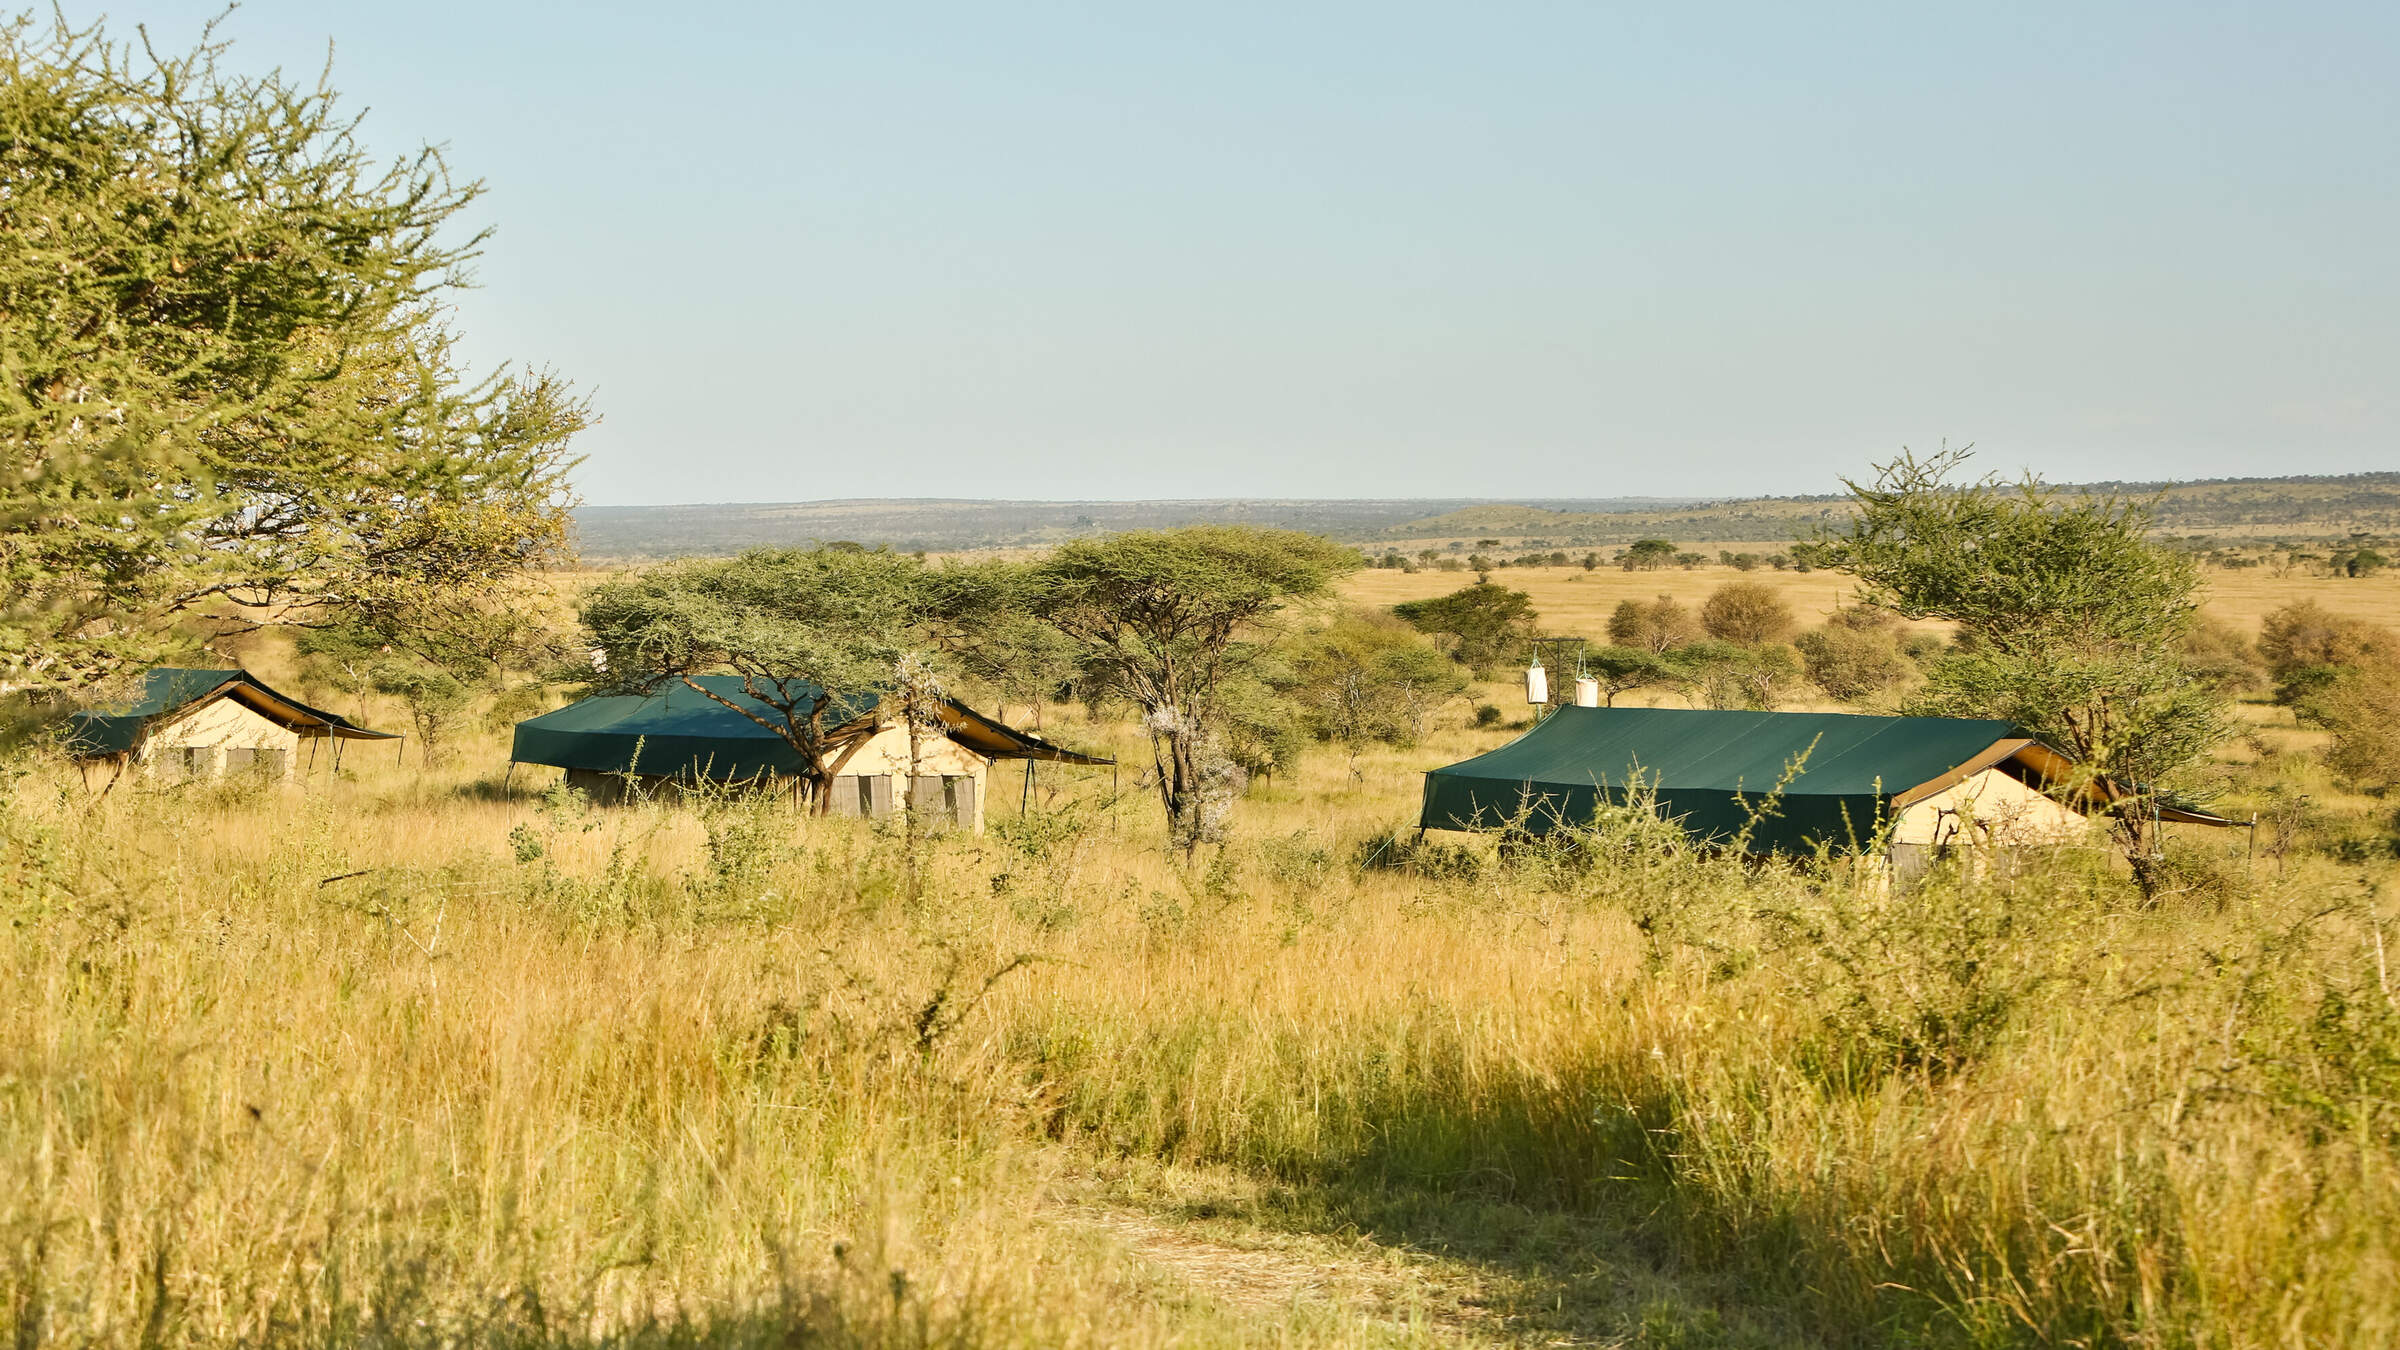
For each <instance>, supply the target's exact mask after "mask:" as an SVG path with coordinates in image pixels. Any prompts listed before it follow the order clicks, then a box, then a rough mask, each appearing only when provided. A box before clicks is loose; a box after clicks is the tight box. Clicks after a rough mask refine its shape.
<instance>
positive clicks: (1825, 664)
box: [1793, 624, 1916, 703]
mask: <svg viewBox="0 0 2400 1350" xmlns="http://www.w3.org/2000/svg"><path fill="white" fill-rule="evenodd" d="M1793 645H1794V646H1796V647H1798V648H1799V649H1800V655H1801V657H1802V658H1803V659H1805V660H1806V662H1807V665H1808V678H1809V679H1810V680H1811V681H1813V682H1814V683H1815V684H1816V686H1817V687H1818V688H1819V689H1822V690H1824V691H1825V692H1826V694H1827V695H1829V696H1830V697H1833V698H1838V699H1840V700H1842V701H1843V702H1845V703H1856V702H1860V701H1862V700H1865V699H1869V698H1873V697H1874V696H1875V695H1877V694H1881V693H1884V692H1886V691H1888V690H1890V689H1892V688H1894V687H1895V686H1897V685H1899V684H1900V683H1902V682H1903V681H1905V680H1907V679H1908V677H1909V676H1911V675H1913V674H1915V673H1916V665H1915V663H1914V662H1911V661H1910V660H1909V659H1908V657H1906V656H1905V655H1903V654H1902V653H1901V651H1900V642H1899V639H1898V637H1897V636H1896V635H1895V634H1894V632H1893V630H1892V629H1890V628H1884V627H1875V628H1858V627H1851V626H1844V625H1838V624H1827V625H1826V626H1825V627H1823V628H1818V629H1813V630H1811V631H1809V632H1806V633H1802V634H1801V635H1800V638H1799V641H1797V642H1796V643H1794V644H1793Z"/></svg>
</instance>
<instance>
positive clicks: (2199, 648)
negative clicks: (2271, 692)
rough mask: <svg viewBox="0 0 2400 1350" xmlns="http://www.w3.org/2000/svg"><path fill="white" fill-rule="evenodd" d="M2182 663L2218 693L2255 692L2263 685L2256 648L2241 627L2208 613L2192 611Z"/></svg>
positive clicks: (2263, 676) (2228, 694)
mask: <svg viewBox="0 0 2400 1350" xmlns="http://www.w3.org/2000/svg"><path fill="white" fill-rule="evenodd" d="M2183 666H2184V669H2186V670H2188V671H2190V672H2191V673H2192V678H2193V679H2196V680H2198V681H2200V682H2201V683H2202V684H2204V685H2207V686H2208V687H2209V688H2210V689H2212V690H2215V691H2216V692H2217V693H2219V694H2223V695H2225V696H2227V697H2232V696H2234V695H2237V694H2249V693H2255V692H2257V691H2258V690H2259V689H2261V688H2263V687H2265V685H2266V670H2265V667H2264V665H2263V664H2262V663H2261V662H2260V660H2259V656H2258V650H2257V648H2256V647H2254V646H2253V645H2252V644H2251V642H2250V639H2249V638H2248V637H2247V636H2245V635H2244V634H2243V633H2242V631H2241V630H2240V629H2238V628H2235V627H2234V626H2233V625H2231V624H2229V623H2226V622H2224V621H2223V620H2221V619H2217V618H2214V617H2212V616H2210V615H2207V614H2200V615H2195V616H2194V617H2193V619H2192V626H2191V627H2190V628H2189V629H2187V630H2185V632H2184V635H2183Z"/></svg>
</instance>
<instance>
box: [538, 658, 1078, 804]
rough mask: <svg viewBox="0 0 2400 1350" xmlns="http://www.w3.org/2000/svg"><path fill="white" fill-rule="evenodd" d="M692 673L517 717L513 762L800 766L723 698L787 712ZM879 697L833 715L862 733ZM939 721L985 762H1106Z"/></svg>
mask: <svg viewBox="0 0 2400 1350" xmlns="http://www.w3.org/2000/svg"><path fill="white" fill-rule="evenodd" d="M694 678H695V682H696V683H698V684H699V685H701V686H702V688H704V689H706V690H707V691H708V692H707V693H702V692H700V691H699V690H695V689H693V688H691V687H690V686H689V685H686V684H685V683H684V682H683V681H682V680H680V679H675V680H667V681H664V682H662V683H661V684H659V686H658V687H657V688H656V689H654V690H653V691H651V692H650V693H648V694H604V695H600V696H597V697H594V698H587V699H583V700H580V701H578V702H575V703H570V704H568V705H567V706H566V707H563V708H560V709H559V710H557V711H556V712H549V713H544V714H542V715H541V716H539V717H533V718H528V719H526V720H525V721H522V722H519V723H517V731H516V738H515V743H514V745H513V746H512V748H511V749H510V751H509V758H510V759H512V760H514V761H516V762H517V763H520V764H548V765H553V766H556V767H558V768H562V769H593V770H597V771H599V772H601V773H635V772H639V773H644V774H666V775H672V776H677V777H707V778H713V779H717V780H719V781H724V782H741V781H743V780H745V779H750V778H756V777H758V776H759V775H760V774H762V773H764V774H795V773H797V772H799V769H800V762H801V761H800V754H799V752H798V751H796V750H794V749H792V747H791V746H790V745H789V744H788V743H786V742H785V741H784V739H783V738H782V737H780V736H778V735H776V734H775V733H774V732H773V731H770V730H768V729H767V728H766V727H762V726H760V725H759V724H758V723H756V722H754V721H752V720H750V718H749V717H747V716H745V715H743V713H741V712H738V711H736V710H735V709H733V708H728V707H726V706H725V704H724V703H720V702H718V699H724V700H727V701H729V702H732V703H735V704H738V705H740V706H741V707H742V708H745V709H748V710H749V711H750V712H752V713H755V714H757V715H758V716H760V717H763V718H766V719H767V720H768V721H769V722H775V721H779V720H780V719H781V717H782V714H780V713H778V712H776V711H775V710H774V709H773V708H772V707H771V706H769V705H768V704H766V703H764V702H761V701H760V700H758V699H755V698H752V697H751V696H750V694H749V693H748V692H747V691H746V690H745V689H744V687H743V684H742V679H741V677H740V676H738V675H701V676H696V677H694ZM774 692H775V694H776V696H777V698H778V699H780V700H782V701H785V702H800V701H802V700H806V699H810V698H813V697H815V696H816V692H817V690H816V686H815V685H811V684H806V683H803V682H800V681H788V682H786V683H785V684H784V685H783V686H782V687H780V688H778V689H777V690H775V691H774ZM711 694H713V695H715V696H716V697H714V698H712V697H710V696H709V695H711ZM881 701H882V700H881V696H880V695H876V694H868V695H865V696H864V697H862V698H859V699H855V700H852V701H851V702H850V703H848V704H847V705H844V706H841V707H839V708H837V710H836V711H835V712H834V714H833V715H832V717H831V718H830V719H829V720H830V721H832V722H833V723H835V724H836V725H837V726H838V727H840V728H842V729H844V730H845V731H847V732H848V733H849V734H852V735H857V734H864V733H865V732H867V731H868V730H871V729H872V726H873V720H872V719H873V714H874V711H875V708H876V705H877V704H878V703H880V702H881ZM943 720H944V721H945V722H946V723H947V726H946V727H945V731H946V732H947V734H948V735H949V737H950V739H952V740H954V741H957V742H958V743H959V744H961V745H964V746H966V747H967V748H968V749H970V750H973V751H975V752H976V753H977V754H980V755H982V756H984V757H985V758H986V759H1040V760H1052V761H1056V762H1058V763H1062V764H1106V763H1108V762H1109V761H1107V760H1105V759H1095V758H1093V757H1092V756H1089V755H1079V754H1077V753H1075V752H1074V751H1072V750H1066V749H1062V748H1060V747H1058V746H1055V745H1052V744H1050V743H1049V742H1047V741H1044V740H1042V739H1041V738H1040V737H1038V736H1029V735H1027V734H1026V733H1024V732H1022V731H1018V730H1016V729H1015V728H1013V727H1009V726H1005V725H1003V724H1001V723H999V722H996V721H993V720H992V719H991V718H989V717H985V716H984V715H982V714H981V713H978V712H976V711H974V710H973V709H971V708H968V707H966V706H965V705H964V704H960V703H955V702H953V703H950V704H949V705H948V709H947V714H946V716H945V717H944V719H943ZM836 739H839V737H838V736H837V737H836Z"/></svg>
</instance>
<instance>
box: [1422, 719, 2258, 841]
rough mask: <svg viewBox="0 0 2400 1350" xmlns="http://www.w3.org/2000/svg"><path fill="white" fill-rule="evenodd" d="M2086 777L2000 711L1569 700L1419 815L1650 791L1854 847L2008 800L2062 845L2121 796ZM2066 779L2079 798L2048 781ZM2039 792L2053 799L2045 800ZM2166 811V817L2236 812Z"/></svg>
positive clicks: (1695, 821)
mask: <svg viewBox="0 0 2400 1350" xmlns="http://www.w3.org/2000/svg"><path fill="white" fill-rule="evenodd" d="M2077 778H2078V776H2077V775H2076V773H2075V766H2074V764H2073V762H2072V761H2071V760H2069V759H2068V758H2067V757H2066V756H2065V755H2063V754H2061V753H2059V752H2058V751H2057V750H2055V749H2052V748H2051V747H2049V746H2047V745H2044V744H2042V743H2041V742H2040V741H2038V740H2036V739H2034V738H2033V737H2031V736H2028V735H2026V734H2025V733H2024V732H2023V731H2022V730H2021V729H2019V728H2018V727H2016V726H2015V725H2014V724H2012V723H2009V722H2002V721H1980V720H1973V719H1966V718H1948V717H1871V716H1866V715H1862V714H1855V713H1777V712H1718V711H1703V710H1685V709H1676V708H1581V707H1567V708H1561V709H1559V710H1558V711H1557V712H1555V713H1553V714H1551V715H1550V716H1549V717H1548V718H1546V719H1545V720H1543V721H1542V722H1541V723H1540V724H1539V725H1537V726H1536V727H1534V728H1533V729H1532V730H1531V731H1528V732H1527V733H1525V734H1524V735H1523V736H1520V737H1518V738H1517V739H1516V740H1514V741H1511V742H1510V743H1508V744H1507V745H1504V746H1501V747H1500V748H1499V749H1497V750H1493V751H1491V752H1490V753H1488V754H1483V755H1478V756H1476V757H1475V758H1473V759H1470V760H1465V761H1463V762H1461V763H1458V764H1453V765H1450V766H1448V767H1447V768H1442V769H1436V770H1434V771H1433V772H1431V773H1428V774H1427V775H1426V776H1425V795H1424V803H1423V809H1422V811H1421V813H1420V815H1419V823H1420V824H1421V825H1423V826H1424V827H1426V828H1429V829H1452V830H1491V829H1503V828H1520V829H1524V830H1526V831H1529V832H1532V833H1537V834H1539V833H1547V832H1549V831H1551V830H1554V829H1558V828H1560V827H1561V826H1574V825H1578V824H1581V823H1584V822H1588V821H1590V820H1591V819H1593V817H1594V814H1595V810H1596V808H1597V806H1598V804H1599V803H1601V802H1603V801H1605V802H1609V803H1613V804H1623V803H1624V802H1626V801H1627V800H1629V799H1630V798H1631V797H1632V796H1633V795H1634V794H1635V793H1636V792H1637V791H1640V792H1643V793H1647V794H1650V795H1652V796H1653V797H1654V798H1655V801H1656V804H1657V810H1658V813H1659V814H1660V815H1661V816H1664V817H1666V818H1668V819H1671V820H1675V821H1677V822H1679V823H1680V824H1681V825H1682V827H1683V828H1684V829H1685V830H1686V831H1688V832H1689V833H1690V834H1692V835H1693V836H1694V837H1695V838H1697V839H1700V840H1702V841H1704V842H1708V843H1712V844H1719V845H1730V844H1734V843H1736V842H1739V843H1741V844H1742V845H1743V846H1744V847H1746V848H1747V849H1749V850H1750V851H1751V852H1756V853H1810V852H1814V851H1816V850H1817V849H1819V848H1827V849H1832V850H1835V851H1851V850H1854V849H1858V848H1862V847H1865V846H1867V845H1869V844H1870V843H1874V842H1876V841H1878V840H1879V839H1880V838H1882V837H1884V834H1885V831H1886V827H1887V826H1898V827H1899V828H1896V829H1893V830H1891V831H1890V836H1891V837H1892V838H1894V839H1897V840H1900V841H1901V842H1903V843H1907V844H1931V845H1938V844H1940V843H1942V842H1944V840H1943V839H1942V837H1941V834H1940V830H1941V826H1940V824H1939V822H1940V820H1941V812H1942V811H1943V810H1944V809H1948V810H1949V811H1950V812H1951V813H1952V814H1953V816H1956V817H1959V818H1961V819H1972V818H1973V815H1974V813H1975V812H1976V811H1978V810H1983V809H1987V808H1988V809H1991V810H1994V811H1995V812H1997V811H1999V810H2001V809H2002V808H2003V804H2004V803H2005V810H2006V811H2007V812H2009V813H2011V814H2013V815H2014V816H2015V817H2016V821H2017V824H2016V826H2015V828H2016V829H2017V830H2018V831H2019V832H2020V833H2019V838H2021V839H2025V840H2031V839H2034V838H2036V837H2039V838H2042V839H2045V840H2055V839H2059V838H2064V837H2066V836H2067V835H2069V834H2071V833H2073V832H2076V831H2077V830H2079V829H2080V826H2081V819H2082V816H2083V814H2085V813H2087V812H2090V811H2095V810H2100V809H2105V808H2106V807H2108V806H2110V805H2112V804H2113V803H2114V802H2116V801H2117V800H2118V799H2120V798H2121V797H2122V796H2123V795H2124V794H2123V791H2122V789H2120V788H2118V787H2116V786H2115V785H2113V784H2110V783H2107V782H2106V781H2104V780H2090V781H2083V782H2078V781H2077ZM2000 779H2007V780H2009V781H2010V783H2011V784H2012V785H2013V787H2014V788H2015V789H2018V790H2013V791H2012V790H2010V788H2006V787H2002V786H2000V785H1999V782H1998V780H2000ZM2069 785H2074V791H2073V793H2072V794H2071V800H2070V801H2068V802H2060V801H2057V800H2055V799H2054V798H2053V797H2051V796H2049V795H2048V794H2047V792H2046V790H2057V789H2065V788H2067V787H2068V786H2069ZM2037 797H2039V798H2042V799H2043V800H2044V801H2046V802H2047V803H2048V805H2047V806H2036V805H2034V804H2033V802H2032V799H2033V798H2037ZM1770 798H1772V799H1773V801H1772V804H1771V805H1769V799H1770ZM2155 809H2157V810H2158V811H2159V814H2160V815H2161V817H2162V818H2164V819H2168V820H2179V821H2189V822H2193V823H2201V824H2231V823H2232V822H2230V821H2226V820H2223V819H2222V818H2220V817H2216V816H2211V815H2209V814H2207V813H2205V812H2199V811H2193V810H2190V809H2188V808H2180V807H2158V808H2155ZM1754 817H1755V819H1754ZM1954 828H1955V823H1954ZM1920 834H1921V835H1922V838H1919V837H1918V836H1919V835H1920Z"/></svg>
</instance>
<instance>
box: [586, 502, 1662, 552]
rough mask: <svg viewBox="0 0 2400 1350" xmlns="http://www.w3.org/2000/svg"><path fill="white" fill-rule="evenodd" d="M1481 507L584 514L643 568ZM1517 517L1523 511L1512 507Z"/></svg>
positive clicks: (1564, 505)
mask: <svg viewBox="0 0 2400 1350" xmlns="http://www.w3.org/2000/svg"><path fill="white" fill-rule="evenodd" d="M1700 500H1703V499H1701V498H1697V497H1681V498H1678V497H1611V498H1567V499H1537V500H1534V501H1532V502H1530V503H1528V504H1529V505H1531V506H1534V507H1536V508H1539V509H1544V510H1555V511H1565V512H1574V513H1578V514H1594V515H1604V514H1607V513H1609V512H1612V511H1660V510H1672V509H1674V508H1676V507H1679V506H1686V505H1690V504H1691V503H1694V502H1697V501H1700ZM1478 504H1479V503H1478V502H1477V501H1476V500H1475V499H1472V498H1449V499H1443V500H1430V501H1429V500H1425V499H1422V498H1416V499H1390V500H1379V499H1359V500H1341V501H1310V500H1272V499H1245V498H1215V499H1194V500H1188V501H1147V502H1073V501H1058V502H1014V501H969V500H950V499H935V498H925V499H881V500H875V499H859V500H850V501H822V502H784V503H766V504H739V503H735V504H704V505H692V506H588V507H585V508H583V509H581V510H579V511H577V512H576V513H575V524H576V531H577V534H578V536H579V538H580V541H581V545H582V549H583V555H584V557H585V558H587V559H592V560H595V561H608V560H618V561H638V560H641V559H645V558H666V557H680V556H684V555H688V554H709V553H732V552H736V551H738V550H741V549H745V548H753V547H757V546H759V545H795V546H806V545H810V544H821V543H829V542H831V541H833V540H837V539H847V540H850V541H852V542H855V543H860V544H867V545H870V546H872V545H878V544H881V545H888V546H890V547H892V548H896V549H902V550H916V549H925V550H928V551H934V552H957V551H962V550H969V549H991V548H1027V547H1037V546H1040V545H1043V544H1054V543H1057V542H1059V541H1060V540H1062V539H1071V538H1075V537H1077V536H1079V535H1092V534H1107V533H1110V532H1112V531H1117V530H1145V529H1163V528H1167V527H1171V526H1176V525H1194V524H1201V523H1220V524H1232V523H1240V524H1249V525H1272V526H1280V527H1283V528H1286V529H1294V530H1309V531H1312V532H1314V533H1317V534H1324V535H1331V536H1333V537H1335V538H1338V539H1375V538H1382V537H1384V536H1386V535H1388V534H1390V533H1391V531H1392V530H1393V529H1394V527H1397V526H1401V525H1405V524H1407V523H1408V522H1410V521H1414V520H1419V519H1422V518H1424V517H1426V516H1431V515H1439V514H1441V513H1444V512H1448V511H1456V510H1461V509H1465V508H1469V507H1473V506H1476V505H1478ZM1507 509H1510V510H1521V509H1524V508H1523V507H1522V506H1519V505H1517V504H1513V503H1512V504H1510V505H1509V506H1508V508H1507Z"/></svg>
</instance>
